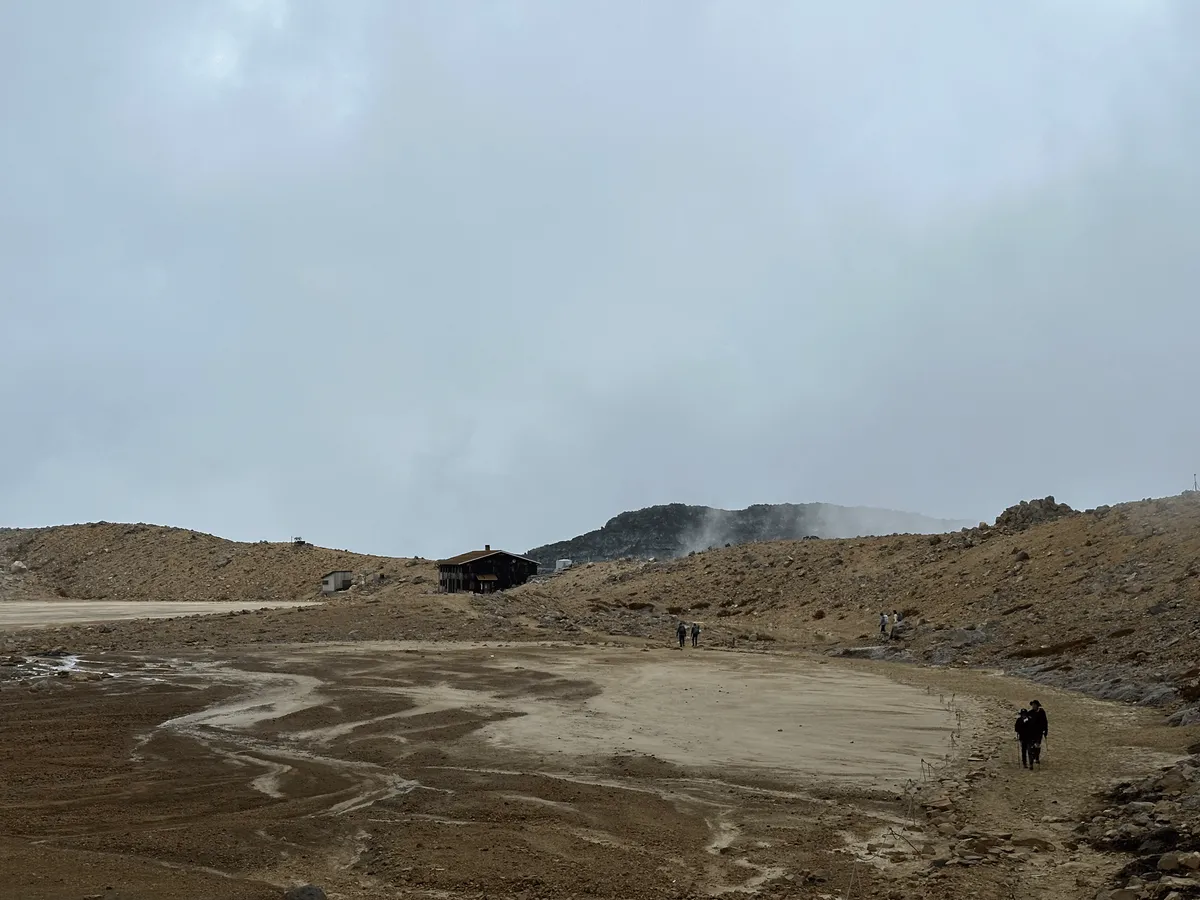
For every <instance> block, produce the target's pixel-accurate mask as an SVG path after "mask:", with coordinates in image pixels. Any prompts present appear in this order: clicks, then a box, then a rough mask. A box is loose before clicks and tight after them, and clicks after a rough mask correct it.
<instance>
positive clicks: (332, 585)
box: [321, 569, 354, 594]
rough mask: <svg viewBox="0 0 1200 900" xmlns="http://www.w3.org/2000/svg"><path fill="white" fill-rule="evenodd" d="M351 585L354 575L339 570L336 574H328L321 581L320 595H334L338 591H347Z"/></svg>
mask: <svg viewBox="0 0 1200 900" xmlns="http://www.w3.org/2000/svg"><path fill="white" fill-rule="evenodd" d="M352 584H354V573H352V572H347V571H346V570H344V569H339V570H338V571H336V572H328V573H326V574H325V576H324V577H323V578H322V579H321V593H322V594H335V593H337V592H338V591H344V590H347V589H349V587H350V585H352Z"/></svg>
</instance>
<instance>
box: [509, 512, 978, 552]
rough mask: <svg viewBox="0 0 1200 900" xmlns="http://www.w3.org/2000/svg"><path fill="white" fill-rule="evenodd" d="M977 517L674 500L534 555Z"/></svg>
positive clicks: (944, 525) (884, 528)
mask: <svg viewBox="0 0 1200 900" xmlns="http://www.w3.org/2000/svg"><path fill="white" fill-rule="evenodd" d="M970 524H972V523H970V522H956V521H951V520H947V519H932V518H930V517H928V516H921V515H917V514H915V513H906V512H896V511H893V510H887V509H871V508H869V507H849V506H834V505H832V504H829V503H801V504H795V503H779V504H767V503H760V504H756V505H754V506H749V507H747V508H746V509H738V510H728V509H713V508H712V507H709V506H688V505H686V504H683V503H671V504H668V505H666V506H650V507H647V508H646V509H639V510H636V511H633V512H623V513H621V514H620V515H618V516H614V517H613V518H611V519H609V520H608V522H606V523H605V525H604V527H603V528H598V529H596V530H595V531H589V532H588V533H587V534H581V535H579V536H578V537H575V538H572V539H571V540H569V541H559V542H558V543H555V544H546V545H545V546H542V547H535V548H534V549H532V550H530V551H529V552H528V553H527V554H526V555H527V556H530V557H532V558H533V559H536V560H538V562H540V563H542V565H543V566H545V567H549V568H553V566H554V561H555V560H558V559H570V560H573V561H575V562H598V561H602V560H613V559H621V558H623V557H627V556H631V557H635V558H638V559H650V558H657V559H669V558H671V557H675V556H680V555H682V554H685V553H689V552H691V551H693V550H707V549H710V548H714V547H723V546H725V545H726V544H746V543H752V542H756V541H781V540H798V539H801V538H805V537H819V538H846V537H858V536H860V535H868V534H898V533H913V534H927V533H936V532H945V531H955V530H957V529H959V528H962V527H964V526H966V525H970Z"/></svg>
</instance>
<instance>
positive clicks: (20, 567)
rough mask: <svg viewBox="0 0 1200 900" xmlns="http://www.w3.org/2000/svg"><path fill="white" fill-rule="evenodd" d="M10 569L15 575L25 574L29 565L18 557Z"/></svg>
mask: <svg viewBox="0 0 1200 900" xmlns="http://www.w3.org/2000/svg"><path fill="white" fill-rule="evenodd" d="M8 571H9V572H11V573H12V574H13V575H24V574H25V573H26V572H28V571H29V566H27V565H25V563H23V562H21V561H20V560H19V559H18V560H16V561H14V562H13V564H12V565H11V566H9V567H8Z"/></svg>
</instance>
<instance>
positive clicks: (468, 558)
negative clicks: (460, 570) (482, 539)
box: [438, 550, 537, 566]
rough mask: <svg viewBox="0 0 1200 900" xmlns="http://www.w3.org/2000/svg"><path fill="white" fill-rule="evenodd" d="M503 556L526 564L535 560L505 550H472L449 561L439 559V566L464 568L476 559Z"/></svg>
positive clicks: (452, 557)
mask: <svg viewBox="0 0 1200 900" xmlns="http://www.w3.org/2000/svg"><path fill="white" fill-rule="evenodd" d="M497 554H503V555H504V556H515V557H516V558H517V559H523V560H525V561H526V562H531V563H536V562H537V560H536V559H530V558H529V557H528V556H521V555H520V554H517V553H509V552H508V551H507V550H472V551H470V552H469V553H460V554H459V555H458V556H451V557H450V558H449V559H439V560H438V565H439V566H465V565H466V564H467V563H469V562H475V560H477V559H483V558H484V557H486V556H495V555H497Z"/></svg>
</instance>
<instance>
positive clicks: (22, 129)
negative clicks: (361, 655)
mask: <svg viewBox="0 0 1200 900" xmlns="http://www.w3.org/2000/svg"><path fill="white" fill-rule="evenodd" d="M1197 37H1200V20H1197V18H1196V16H1195V15H1194V14H1193V11H1192V10H1191V7H1190V6H1189V5H1188V4H1186V3H1184V2H1174V3H1173V2H1166V0H1161V2H1147V3H1142V4H1128V3H1123V2H1116V0H1111V2H1089V3H1081V2H1065V0H1064V2H1056V3H1045V4H1036V5H1032V4H1031V5H1026V6H1022V7H1020V8H1012V7H1004V8H1000V7H997V6H996V5H995V4H991V3H964V2H953V3H951V2H926V3H919V4H905V5H901V4H894V3H882V2H879V3H870V2H861V3H847V4H838V5H836V6H832V7H830V8H825V7H817V6H798V5H797V6H793V5H786V4H779V5H772V4H758V5H752V6H747V5H745V4H740V3H738V4H732V3H717V2H712V3H690V2H689V3H683V2H659V3H654V4H641V5H636V4H627V5H619V6H617V7H614V6H613V5H612V4H609V3H573V4H557V3H552V2H519V3H518V2H512V3H497V4H487V5H477V6H475V7H473V8H472V10H471V14H469V15H466V14H463V13H462V11H461V9H459V10H457V11H455V10H452V9H451V8H450V7H449V6H447V5H445V4H441V3H406V4H393V3H386V2H367V0H344V2H338V3H304V4H301V3H295V2H292V3H286V2H282V0H273V2H267V0H258V2H252V0H239V2H234V0H219V2H218V0H212V2H206V3H199V4H182V3H134V2H131V3H125V4H119V5H116V6H113V5H111V4H110V5H99V4H89V3H84V2H68V0H59V2H57V3H50V2H48V3H44V4H24V5H17V4H11V5H9V6H7V7H4V8H3V10H2V11H0V113H3V116H4V121H5V122H6V123H13V124H15V126H16V127H13V128H6V129H4V131H3V133H0V201H2V202H0V306H2V311H3V325H4V330H5V332H6V335H7V339H6V348H7V349H6V353H5V354H4V355H3V357H0V385H2V387H0V401H2V402H3V406H4V408H5V410H6V411H7V423H8V425H9V428H8V429H6V430H7V431H8V432H9V434H10V437H9V438H8V439H7V440H5V441H4V442H3V444H2V445H0V447H2V449H0V519H2V520H3V521H4V522H5V523H7V524H23V523H28V524H42V523H53V522H60V521H78V520H87V519H109V520H116V519H135V520H149V521H159V522H166V523H171V524H181V525H187V526H190V527H197V528H205V529H207V530H212V531H216V532H218V533H221V534H224V535H228V536H230V537H236V538H244V539H250V540H254V539H258V538H261V537H286V536H289V535H290V534H292V533H301V534H304V536H305V537H308V538H309V539H311V540H316V541H319V542H321V543H326V544H332V545H336V546H348V547H350V546H352V547H354V548H356V549H362V550H366V551H377V552H391V553H422V554H424V555H429V556H436V555H441V554H446V553H451V552H455V551H458V550H460V549H462V548H464V547H467V546H473V545H476V544H482V543H483V542H485V541H487V542H489V543H492V544H493V545H504V546H509V547H512V548H515V549H518V550H520V549H524V548H526V547H529V546H533V545H536V544H541V543H544V542H546V541H550V540H556V539H559V538H563V537H567V536H570V535H573V534H576V533H579V532H582V531H585V530H588V529H590V528H593V527H597V526H598V525H599V524H600V523H602V522H603V521H605V520H606V519H607V518H608V517H609V516H611V515H613V514H615V513H616V512H618V511H620V510H622V509H627V508H633V507H640V506H645V505H649V504H651V503H657V502H671V501H682V502H693V503H706V504H711V505H717V506H723V507H727V508H738V507H743V506H745V505H747V504H749V503H753V502H772V501H794V502H804V501H825V502H833V503H846V504H854V505H872V506H881V507H888V508H897V509H912V510H914V511H920V512H923V513H926V514H929V515H935V516H942V517H949V518H991V517H992V516H994V515H995V514H996V513H997V512H999V510H1000V509H1002V508H1003V507H1004V506H1006V505H1008V504H1009V503H1011V502H1014V501H1016V500H1017V499H1020V498H1021V497H1028V496H1034V495H1044V494H1047V493H1053V494H1055V495H1056V496H1057V497H1059V499H1062V500H1066V501H1067V502H1071V503H1073V504H1076V505H1091V504H1095V503H1101V502H1112V501H1115V500H1120V499H1126V498H1130V497H1140V496H1143V495H1149V494H1161V493H1168V492H1171V491H1174V490H1177V489H1179V488H1180V487H1183V486H1184V485H1185V484H1186V483H1187V481H1189V480H1190V473H1191V472H1192V471H1193V470H1194V468H1195V467H1196V464H1195V462H1194V460H1195V449H1194V448H1195V447H1196V445H1197V437H1198V436H1200V435H1198V433H1197V432H1198V431H1200V428H1198V427H1197V426H1196V425H1195V424H1194V423H1193V422H1192V419H1194V417H1189V416H1188V415H1187V413H1186V410H1187V409H1188V407H1189V404H1190V403H1191V402H1192V401H1191V398H1190V397H1189V395H1188V393H1189V390H1190V384H1191V383H1192V382H1193V381H1194V377H1193V376H1192V372H1193V371H1194V364H1192V363H1191V362H1190V360H1191V358H1192V355H1193V354H1191V353H1190V351H1189V348H1190V341H1191V336H1194V334H1195V333H1196V331H1197V326H1198V325H1200V312H1198V311H1197V310H1198V309H1200V307H1198V306H1197V304H1196V303H1195V302H1194V300H1193V299H1192V298H1191V291H1192V288H1193V286H1194V285H1195V284H1196V274H1197V273H1196V268H1197V263H1196V262H1195V260H1196V259H1198V258H1200V256H1198V255H1197V252H1196V251H1197V250H1198V249H1200V248H1197V247H1196V240H1197V239H1196V237H1195V234H1196V229H1195V213H1196V211H1197V209H1198V208H1200V195H1198V190H1197V184H1196V178H1195V176H1194V175H1193V174H1192V164H1191V160H1192V159H1194V158H1195V151H1196V149H1197V146H1196V145H1197V134H1198V124H1200V123H1197V121H1196V114H1195V112H1194V110H1195V109H1196V108H1197V107H1196V105H1195V99H1196V90H1197V89H1196V88H1195V87H1194V85H1196V84H1200V78H1197V75H1200V72H1197V68H1198V66H1197V64H1196V58H1195V55H1194V50H1193V49H1192V48H1193V47H1194V46H1195V39H1196V38H1197Z"/></svg>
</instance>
